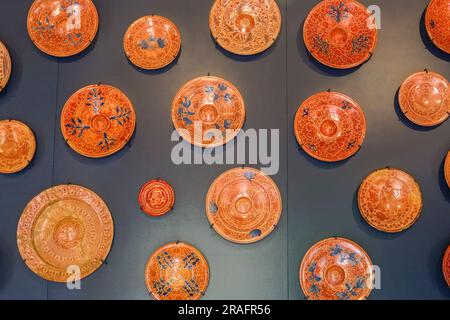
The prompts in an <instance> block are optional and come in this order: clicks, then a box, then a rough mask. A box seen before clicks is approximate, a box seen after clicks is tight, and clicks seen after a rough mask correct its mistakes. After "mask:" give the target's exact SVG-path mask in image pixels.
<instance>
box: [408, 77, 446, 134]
mask: <svg viewBox="0 0 450 320" xmlns="http://www.w3.org/2000/svg"><path fill="white" fill-rule="evenodd" d="M399 104H400V108H401V109H402V111H403V113H404V114H405V116H406V117H407V118H408V119H409V120H411V121H412V122H414V123H415V124H417V125H419V126H427V127H431V126H436V125H438V124H441V123H442V122H444V121H445V120H447V118H448V115H449V113H450V90H449V83H448V81H447V79H445V78H444V77H443V76H441V75H440V74H437V73H434V72H429V71H423V72H417V73H414V74H413V75H411V76H410V77H409V78H408V79H406V80H405V82H403V84H402V86H401V87H400V91H399Z"/></svg>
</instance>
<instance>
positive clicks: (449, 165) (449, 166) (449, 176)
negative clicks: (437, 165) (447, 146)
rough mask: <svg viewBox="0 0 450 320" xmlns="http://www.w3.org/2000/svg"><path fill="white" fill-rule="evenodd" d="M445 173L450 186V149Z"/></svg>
mask: <svg viewBox="0 0 450 320" xmlns="http://www.w3.org/2000/svg"><path fill="white" fill-rule="evenodd" d="M444 173H445V181H447V185H448V187H449V188H450V151H449V152H448V153H447V158H446V159H445V164H444Z"/></svg>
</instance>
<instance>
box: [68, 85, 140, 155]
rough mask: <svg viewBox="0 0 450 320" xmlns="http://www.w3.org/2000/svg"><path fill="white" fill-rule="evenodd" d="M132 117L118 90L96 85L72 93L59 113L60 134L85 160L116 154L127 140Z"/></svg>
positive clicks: (133, 127)
mask: <svg viewBox="0 0 450 320" xmlns="http://www.w3.org/2000/svg"><path fill="white" fill-rule="evenodd" d="M135 126H136V115H135V112H134V108H133V105H132V103H131V101H130V100H129V99H128V97H127V96H126V95H125V94H124V93H123V92H122V91H120V90H119V89H117V88H114V87H112V86H109V85H104V84H97V85H90V86H87V87H84V88H82V89H80V90H78V91H77V92H75V93H74V94H73V95H72V96H71V97H70V98H69V100H67V102H66V104H65V105H64V108H63V110H62V113H61V131H62V134H63V136H64V139H65V140H66V141H67V143H68V144H69V146H70V147H71V148H72V149H73V150H75V151H76V152H78V153H79V154H81V155H83V156H86V157H89V158H102V157H106V156H109V155H112V154H114V153H116V152H118V151H120V150H121V149H122V148H123V147H124V146H125V145H126V144H127V143H128V142H129V140H130V139H131V137H132V136H133V133H134V129H135Z"/></svg>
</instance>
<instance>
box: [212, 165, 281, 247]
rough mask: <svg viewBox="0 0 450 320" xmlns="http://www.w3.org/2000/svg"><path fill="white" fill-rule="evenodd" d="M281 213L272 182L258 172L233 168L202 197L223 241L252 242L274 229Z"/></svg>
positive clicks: (276, 188) (278, 195)
mask: <svg viewBox="0 0 450 320" xmlns="http://www.w3.org/2000/svg"><path fill="white" fill-rule="evenodd" d="M281 211H282V200H281V195H280V191H279V190H278V187H277V185H276V184H275V182H274V181H273V180H272V179H270V178H269V177H268V176H266V175H265V174H263V173H262V172H261V171H259V170H255V169H252V168H237V169H232V170H229V171H227V172H225V173H223V174H222V175H220V176H219V177H218V178H217V179H216V180H215V181H214V182H213V184H212V185H211V187H210V189H209V191H208V194H207V196H206V216H207V217H208V220H209V223H210V224H211V226H212V227H213V228H214V230H216V232H217V233H219V234H220V235H221V236H222V237H223V238H225V239H227V240H229V241H232V242H235V243H243V244H244V243H254V242H257V241H260V240H262V239H264V238H265V237H267V236H268V235H269V234H270V233H271V232H272V231H273V230H274V229H275V228H276V226H277V224H278V222H279V220H280V217H281Z"/></svg>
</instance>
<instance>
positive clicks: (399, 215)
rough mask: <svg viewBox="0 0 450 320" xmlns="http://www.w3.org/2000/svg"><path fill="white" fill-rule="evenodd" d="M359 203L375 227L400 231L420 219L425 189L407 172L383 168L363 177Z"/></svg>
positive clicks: (363, 212)
mask: <svg viewBox="0 0 450 320" xmlns="http://www.w3.org/2000/svg"><path fill="white" fill-rule="evenodd" d="M358 206H359V210H360V212H361V215H362V216H363V218H364V219H365V220H366V221H367V223H369V224H370V225H371V226H372V227H374V228H375V229H378V230H380V231H384V232H390V233H395V232H401V231H404V230H406V229H408V228H410V227H411V226H412V225H413V224H414V223H415V222H416V221H417V220H418V219H419V216H420V213H421V211H422V206H423V202H422V192H421V191H420V186H419V184H418V183H417V182H416V181H415V180H414V178H413V177H412V176H410V175H409V174H407V173H406V172H403V171H401V170H398V169H391V168H386V169H381V170H377V171H375V172H373V173H372V174H370V175H369V176H368V177H367V178H366V179H364V181H363V183H362V184H361V186H360V188H359V192H358Z"/></svg>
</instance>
